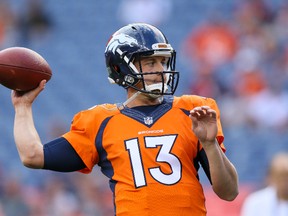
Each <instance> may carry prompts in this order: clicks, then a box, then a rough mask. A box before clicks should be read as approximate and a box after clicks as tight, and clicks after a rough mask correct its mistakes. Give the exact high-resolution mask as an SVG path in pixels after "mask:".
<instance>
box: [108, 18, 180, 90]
mask: <svg viewBox="0 0 288 216" xmlns="http://www.w3.org/2000/svg"><path fill="white" fill-rule="evenodd" d="M147 56H165V57H167V58H168V63H167V67H166V69H167V70H165V71H161V72H160V71H155V72H150V73H143V71H142V67H141V65H139V66H140V71H139V70H137V68H136V67H135V64H134V61H135V60H137V59H141V58H142V57H147ZM105 58H106V66H107V70H108V79H109V81H110V82H111V83H117V84H118V85H120V86H122V87H124V88H129V87H131V88H134V89H136V90H138V91H140V92H143V93H148V94H152V95H153V94H154V95H173V94H174V92H175V90H176V88H177V85H178V81H179V72H177V71H175V63H176V52H175V50H174V49H173V48H172V46H171V45H170V44H169V43H168V40H167V39H166V37H165V35H164V34H163V33H162V32H161V31H160V30H159V29H157V28H156V27H154V26H152V25H149V24H145V23H133V24H129V25H127V26H124V27H122V28H121V29H119V30H118V31H116V32H115V33H114V34H113V35H112V36H111V38H110V39H109V41H108V43H107V46H106V49H105ZM139 64H141V63H139ZM156 73H157V74H159V75H161V76H162V84H160V87H159V86H158V90H159V91H153V88H149V87H148V86H147V85H145V81H144V76H145V75H147V74H156ZM164 77H165V78H164ZM139 82H142V85H140V86H142V87H141V88H138V87H137V86H139V85H137V84H138V83H139ZM136 85H137V86H136Z"/></svg>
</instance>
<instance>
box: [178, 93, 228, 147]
mask: <svg viewBox="0 0 288 216" xmlns="http://www.w3.org/2000/svg"><path fill="white" fill-rule="evenodd" d="M174 103H176V104H177V105H176V106H179V107H182V108H185V109H186V110H188V111H190V110H191V109H193V108H194V107H197V106H210V107H211V108H212V109H214V110H215V111H216V113H217V126H218V133H217V136H216V139H217V141H218V143H219V145H220V147H221V149H222V150H223V152H225V151H226V148H225V146H224V134H223V129H222V125H221V120H220V110H219V108H218V105H217V103H216V101H215V100H214V99H213V98H207V97H201V96H198V95H183V96H181V97H176V99H175V100H174ZM201 148H202V147H201Z"/></svg>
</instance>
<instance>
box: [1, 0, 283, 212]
mask: <svg viewBox="0 0 288 216" xmlns="http://www.w3.org/2000/svg"><path fill="white" fill-rule="evenodd" d="M143 5H144V7H143ZM133 21H145V22H146V21H147V22H150V23H152V24H155V25H156V26H158V27H159V28H160V29H161V30H162V31H163V32H164V33H165V34H166V36H167V38H168V39H169V41H170V43H171V44H172V46H173V47H174V48H175V49H176V51H177V55H178V59H177V68H178V70H179V71H180V72H181V77H180V79H181V80H180V86H179V88H178V90H177V92H176V95H181V94H200V95H203V96H209V97H213V98H215V99H216V100H217V102H218V105H219V107H220V109H221V111H222V112H221V118H222V123H223V130H224V134H225V145H226V148H227V155H228V157H229V158H230V159H231V161H232V162H233V163H234V165H235V166H236V168H237V171H238V174H239V179H240V184H241V190H240V195H239V197H238V198H237V199H236V200H235V201H234V202H233V203H227V202H222V201H220V200H219V199H217V198H216V197H215V195H213V193H212V192H211V190H210V189H209V185H208V182H207V180H206V178H205V176H204V175H203V174H201V176H200V177H201V181H202V182H203V184H204V186H205V191H206V194H207V206H208V216H213V215H229V216H230V215H235V216H236V215H239V212H240V208H241V204H242V201H243V199H244V198H245V196H246V195H247V194H249V193H250V192H251V191H253V190H255V189H257V188H259V187H262V186H263V185H264V184H265V181H264V180H265V174H266V171H267V165H268V163H269V161H270V159H271V157H272V156H273V155H274V154H275V153H277V152H279V151H288V135H287V129H288V28H287V23H288V2H287V1H285V0H271V1H270V0H267V1H265V0H250V1H248V0H247V1H246V0H225V1H224V0H207V1H191V0H181V1H176V0H152V1H150V0H149V1H148V0H146V1H145V0H144V1H143V0H142V1H141V0H117V1H116V0H110V1H104V0H86V1H77V0H70V1H63V0H58V1H53V0H45V1H44V0H43V1H41V0H0V48H1V49H4V48H7V47H10V46H24V47H28V48H30V49H34V50H35V51H37V52H38V53H40V54H41V55H42V56H43V57H45V58H46V60H47V61H48V62H49V64H50V66H51V68H52V70H53V77H52V79H51V80H50V81H49V83H48V84H47V87H46V89H45V91H44V92H42V93H41V95H40V97H38V99H37V101H36V102H35V104H34V119H35V124H36V127H37V129H38V131H39V134H40V136H41V139H42V141H43V142H44V143H45V142H46V141H48V140H50V139H53V138H55V137H57V136H58V135H59V134H61V133H63V132H65V131H66V130H68V129H69V126H70V121H71V119H72V117H73V115H74V114H75V113H76V112H78V111H80V110H82V109H87V108H89V107H91V106H93V105H95V104H99V103H115V102H116V103H118V102H121V101H124V100H125V91H124V90H122V89H121V88H120V87H118V86H114V85H111V84H109V82H108V80H107V73H106V69H105V64H104V61H105V60H104V49H105V45H106V42H107V40H108V38H109V37H110V35H111V34H112V33H113V32H115V30H117V29H118V28H120V27H121V26H123V25H125V24H127V23H128V22H133ZM0 104H1V108H0V116H1V117H0V119H1V120H0V137H1V139H0V148H1V150H0V216H10V215H11V216H16V215H17V216H18V215H25V216H26V215H29V216H30V215H31V216H32V215H33V216H42V215H43V216H44V215H45V216H46V215H53V216H57V215H61V216H65V215H69V216H71V215H72V216H73V215H77V216H79V215H81V216H90V215H91V216H92V215H97V216H104V215H105V216H106V215H112V214H113V213H112V212H113V206H112V197H111V192H110V191H109V188H108V182H107V180H106V179H105V178H104V177H103V176H102V174H100V172H99V171H98V168H97V167H96V168H95V171H94V172H93V173H92V174H90V175H82V174H79V173H73V174H72V173H70V174H60V173H53V172H50V171H41V170H37V171H35V170H29V169H27V168H24V167H23V166H22V165H21V162H20V160H19V157H18V153H17V150H16V147H15V144H14V140H13V118H14V110H13V107H12V104H11V99H10V90H8V89H6V88H5V87H3V86H0Z"/></svg>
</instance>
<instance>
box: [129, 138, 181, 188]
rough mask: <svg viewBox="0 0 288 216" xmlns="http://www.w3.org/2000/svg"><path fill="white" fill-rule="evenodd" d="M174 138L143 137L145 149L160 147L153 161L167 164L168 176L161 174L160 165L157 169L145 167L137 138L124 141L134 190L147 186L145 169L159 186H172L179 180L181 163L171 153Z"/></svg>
mask: <svg viewBox="0 0 288 216" xmlns="http://www.w3.org/2000/svg"><path fill="white" fill-rule="evenodd" d="M176 138H177V135H165V136H147V137H144V145H145V148H147V149H149V148H157V147H160V150H159V152H158V154H157V156H156V157H155V161H156V162H157V163H167V164H168V165H169V166H170V168H171V173H170V174H166V173H163V172H162V171H161V169H160V164H159V166H158V167H145V164H144V163H143V160H142V156H141V149H140V144H139V140H138V138H135V139H131V140H127V141H125V147H126V150H127V151H128V153H129V157H130V163H131V167H132V171H133V178H134V183H135V187H136V188H139V187H143V186H146V185H147V182H146V176H145V169H148V170H149V174H150V175H151V176H152V177H153V178H154V179H155V180H156V181H158V182H159V183H161V184H165V185H173V184H176V183H177V182H178V181H179V180H180V179H181V170H182V165H181V162H180V160H179V158H178V157H177V156H176V155H174V154H173V153H171V150H172V148H173V146H174V144H175V140H176Z"/></svg>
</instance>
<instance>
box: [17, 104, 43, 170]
mask: <svg viewBox="0 0 288 216" xmlns="http://www.w3.org/2000/svg"><path fill="white" fill-rule="evenodd" d="M14 140H15V143H16V147H17V150H18V153H19V156H20V159H21V161H22V163H23V165H24V166H26V167H29V168H35V169H39V168H43V165H44V153H43V145H42V143H41V140H40V138H39V135H38V133H37V131H36V129H35V126H34V121H33V116H32V108H31V106H19V107H15V119H14Z"/></svg>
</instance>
